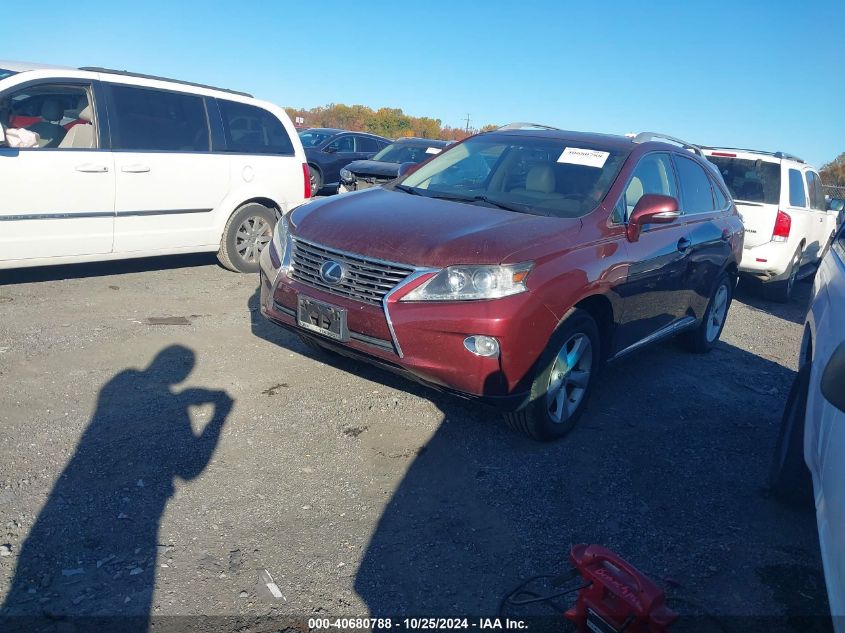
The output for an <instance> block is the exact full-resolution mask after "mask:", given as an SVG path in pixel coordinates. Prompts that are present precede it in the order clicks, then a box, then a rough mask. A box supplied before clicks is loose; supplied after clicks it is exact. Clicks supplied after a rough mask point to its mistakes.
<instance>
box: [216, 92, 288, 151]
mask: <svg viewBox="0 0 845 633" xmlns="http://www.w3.org/2000/svg"><path fill="white" fill-rule="evenodd" d="M217 103H218V104H219V105H220V114H221V115H222V117H223V132H224V134H225V135H226V147H227V148H228V150H229V151H230V152H241V153H244V154H280V155H283V156H293V143H292V142H291V140H290V136H288V133H287V131H286V130H285V126H284V125H282V122H281V121H280V120H279V119H278V118H277V117H276V115H274V114H273V113H271V112H268V111H267V110H265V109H264V108H259V107H258V106H254V105H250V104H248V103H240V102H238V101H228V100H226V99H218V100H217Z"/></svg>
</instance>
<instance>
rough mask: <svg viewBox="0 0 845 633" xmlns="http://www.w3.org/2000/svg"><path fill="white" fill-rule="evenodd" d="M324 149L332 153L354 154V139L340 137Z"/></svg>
mask: <svg viewBox="0 0 845 633" xmlns="http://www.w3.org/2000/svg"><path fill="white" fill-rule="evenodd" d="M326 149H329V150H332V151H334V152H354V151H355V137H354V136H352V135H347V136H341V137H340V138H338V139H335V140H334V141H332V142H331V143H329V144H328V146H327V147H326Z"/></svg>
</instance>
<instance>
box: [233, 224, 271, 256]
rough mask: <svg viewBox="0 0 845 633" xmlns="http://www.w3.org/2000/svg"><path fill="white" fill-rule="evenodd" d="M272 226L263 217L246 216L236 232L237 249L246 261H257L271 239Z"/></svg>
mask: <svg viewBox="0 0 845 633" xmlns="http://www.w3.org/2000/svg"><path fill="white" fill-rule="evenodd" d="M271 234H272V228H271V226H270V223H269V222H268V221H267V220H265V219H264V218H262V217H259V216H252V217H248V218H246V219H245V220H244V221H243V222H242V223H241V225H240V226H239V227H238V230H237V231H236V232H235V250H236V251H237V253H238V255H239V256H240V257H241V258H242V259H243V260H244V261H245V262H257V261H258V256H259V255H260V254H261V251H263V250H264V247H265V246H267V243H268V242H269V241H270V238H271Z"/></svg>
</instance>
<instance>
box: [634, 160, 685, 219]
mask: <svg viewBox="0 0 845 633" xmlns="http://www.w3.org/2000/svg"><path fill="white" fill-rule="evenodd" d="M647 193H657V194H660V195H662V196H672V197H673V198H676V199H677V197H678V190H677V185H676V184H675V171H674V170H673V169H672V163H671V161H670V160H669V156H668V155H666V154H648V155H647V156H643V157H642V158H641V159H640V162H639V163H637V167H636V169H634V174H633V176H631V180H630V182H628V186H627V187H625V193H624V194H623V197H624V199H625V203H624V204H625V210H626V213H627V215H626V217H630V216H631V212H632V211H633V210H634V207H635V206H636V205H637V202H639V201H640V198H642V197H643V196H644V195H645V194H647Z"/></svg>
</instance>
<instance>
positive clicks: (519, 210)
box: [431, 193, 531, 213]
mask: <svg viewBox="0 0 845 633" xmlns="http://www.w3.org/2000/svg"><path fill="white" fill-rule="evenodd" d="M431 197H432V198H439V199H440V200H454V201H455V202H484V203H486V204H489V205H490V206H493V207H498V208H499V209H504V210H505V211H515V212H516V213H531V211H528V210H527V209H525V208H524V207H518V206H515V205H511V204H508V203H507V202H500V201H498V200H493V199H492V198H488V197H487V196H484V195H478V196H456V195H452V194H447V193H443V194H435V195H433V196H431Z"/></svg>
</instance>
